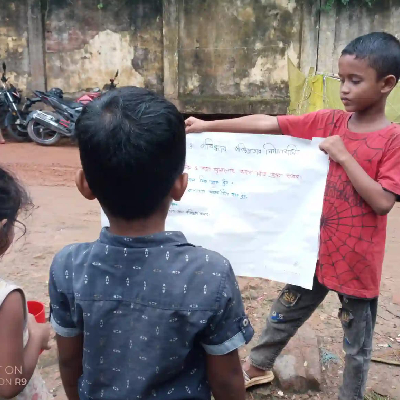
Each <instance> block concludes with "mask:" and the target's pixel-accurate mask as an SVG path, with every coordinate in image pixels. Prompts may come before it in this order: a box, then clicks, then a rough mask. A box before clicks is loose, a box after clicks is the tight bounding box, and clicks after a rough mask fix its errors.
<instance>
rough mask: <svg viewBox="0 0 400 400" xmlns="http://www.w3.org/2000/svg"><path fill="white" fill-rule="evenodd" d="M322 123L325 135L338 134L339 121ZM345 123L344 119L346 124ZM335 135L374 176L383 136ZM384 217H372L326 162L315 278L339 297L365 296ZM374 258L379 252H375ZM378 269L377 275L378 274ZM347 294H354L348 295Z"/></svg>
mask: <svg viewBox="0 0 400 400" xmlns="http://www.w3.org/2000/svg"><path fill="white" fill-rule="evenodd" d="M332 114H333V118H332V122H331V123H328V125H331V126H330V127H329V133H328V135H327V136H330V135H332V134H333V135H334V134H340V130H339V132H335V131H336V129H338V128H339V125H343V122H342V124H340V123H338V122H339V121H337V120H335V113H332ZM346 124H347V121H346ZM341 131H342V132H343V133H342V135H340V136H341V137H342V139H343V141H344V143H345V145H346V147H347V149H348V150H349V151H350V153H351V154H352V155H353V157H354V158H355V159H356V160H357V161H358V163H359V164H360V165H361V166H362V167H363V168H364V170H365V171H367V173H371V175H372V176H373V177H375V173H374V172H376V171H377V168H378V163H379V161H380V160H381V158H382V154H383V146H382V144H385V143H386V142H387V140H388V136H390V133H389V135H388V132H387V131H385V132H384V133H383V134H379V132H377V133H376V134H375V133H373V134H370V135H362V136H361V135H353V134H352V133H351V132H348V131H347V130H345V129H343V128H342V130H341ZM385 230H386V218H385V217H380V216H378V215H377V214H376V213H375V212H374V211H373V210H372V209H371V207H370V206H369V205H368V204H366V203H365V201H364V200H363V199H362V198H361V196H360V195H359V194H358V193H357V192H356V190H355V189H354V187H353V185H352V183H351V181H350V180H349V178H348V177H347V174H346V173H345V171H344V170H343V168H342V167H341V166H340V165H339V164H336V163H334V162H331V166H330V169H329V174H328V178H327V184H326V190H325V197H324V208H323V214H322V218H321V237H320V253H319V271H318V275H319V277H320V280H321V281H322V282H323V283H325V284H327V286H332V284H333V286H334V289H335V290H338V291H340V292H342V293H345V294H359V292H360V291H361V292H370V291H371V290H372V289H373V287H376V286H377V285H378V286H379V283H378V282H376V281H377V280H379V276H380V268H379V266H378V264H379V261H378V260H377V254H376V251H374V247H375V246H377V245H378V246H379V244H378V242H382V241H383V243H382V258H383V249H384V240H385ZM378 259H379V254H378ZM378 269H379V271H378ZM349 289H350V292H353V291H354V293H349Z"/></svg>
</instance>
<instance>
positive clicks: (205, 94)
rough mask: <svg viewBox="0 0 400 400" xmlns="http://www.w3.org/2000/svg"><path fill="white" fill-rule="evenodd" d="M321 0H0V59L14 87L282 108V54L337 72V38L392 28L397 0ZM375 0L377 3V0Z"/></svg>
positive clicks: (399, 9)
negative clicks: (367, 2)
mask: <svg viewBox="0 0 400 400" xmlns="http://www.w3.org/2000/svg"><path fill="white" fill-rule="evenodd" d="M319 1H322V2H324V1H326V0H125V1H122V0H101V1H100V0H11V1H10V0H0V5H1V11H0V59H5V60H6V61H7V64H8V67H9V70H10V72H11V74H10V76H11V77H12V80H13V81H14V82H15V83H17V85H18V86H19V87H21V88H27V90H30V89H31V88H38V89H40V88H42V87H47V88H50V87H53V86H58V87H61V88H62V89H63V90H64V91H65V92H79V91H82V90H85V89H89V88H93V87H100V88H101V87H103V85H104V84H106V83H108V82H109V79H110V78H111V77H112V76H113V75H114V73H115V71H116V70H117V69H119V73H120V77H119V79H118V81H119V85H120V86H124V85H138V86H144V87H147V88H149V89H152V90H155V91H157V92H158V93H160V94H164V95H165V96H166V97H167V98H169V99H171V100H172V101H173V102H174V103H175V104H177V106H178V107H179V108H180V110H181V111H183V112H188V113H224V114H229V113H232V114H241V113H255V112H264V113H272V114H280V113H285V112H286V107H287V104H288V82H287V67H286V65H287V64H286V62H287V57H290V58H291V59H292V61H294V62H295V63H296V64H297V65H298V66H299V67H300V68H301V69H302V70H303V72H306V73H307V72H308V69H309V68H310V67H317V68H318V70H320V71H323V72H331V73H334V72H336V68H337V67H336V65H337V58H338V55H339V54H340V51H341V49H342V48H343V46H344V45H345V44H346V43H347V42H348V41H349V40H351V39H353V38H354V37H356V36H358V35H360V34H362V33H365V32H368V31H371V30H387V31H389V32H392V33H396V32H397V29H398V26H400V25H399V22H400V0H380V1H379V2H377V3H376V6H375V7H374V8H372V9H370V10H367V9H366V8H363V9H361V10H360V9H355V8H354V9H352V8H350V9H347V8H345V7H341V6H338V7H337V8H336V9H334V10H332V11H331V12H330V13H326V12H320V11H319ZM378 4H379V5H378Z"/></svg>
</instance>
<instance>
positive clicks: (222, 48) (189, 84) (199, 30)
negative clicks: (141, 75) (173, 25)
mask: <svg viewBox="0 0 400 400" xmlns="http://www.w3.org/2000/svg"><path fill="white" fill-rule="evenodd" d="M301 17H302V8H301V6H299V2H298V1H297V2H295V1H291V2H288V1H274V0H265V1H254V0H235V1H232V0H219V1H215V0H205V1H184V0H181V1H180V2H179V17H178V21H177V22H178V23H179V48H178V52H179V71H178V77H179V100H180V101H181V102H182V103H183V104H184V108H187V109H193V111H195V110H197V109H202V110H205V111H207V110H210V109H211V108H212V109H214V110H215V109H216V110H218V111H219V112H226V111H229V110H228V109H227V107H226V100H227V99H229V101H230V105H229V109H230V110H231V111H232V110H234V111H236V112H240V111H241V112H250V111H251V108H252V106H253V107H254V108H256V109H265V111H267V109H269V110H275V111H276V112H278V111H279V110H281V107H282V106H283V107H286V100H287V92H288V87H287V69H286V58H287V56H288V55H289V56H290V57H291V58H292V59H293V60H294V62H295V63H298V61H299V59H300V47H301V35H300V33H301V24H300V23H299V21H301V19H302V18H301Z"/></svg>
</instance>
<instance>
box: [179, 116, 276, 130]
mask: <svg viewBox="0 0 400 400" xmlns="http://www.w3.org/2000/svg"><path fill="white" fill-rule="evenodd" d="M185 123H186V133H201V132H233V133H268V134H282V132H281V128H280V127H279V124H278V118H277V117H272V116H270V115H264V114H258V115H248V116H246V117H240V118H233V119H225V120H219V121H203V120H201V119H198V118H194V117H190V118H188V119H187V120H186V121H185Z"/></svg>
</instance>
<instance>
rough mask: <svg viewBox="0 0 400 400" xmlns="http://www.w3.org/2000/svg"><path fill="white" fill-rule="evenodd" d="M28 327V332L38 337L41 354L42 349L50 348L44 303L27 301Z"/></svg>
mask: <svg viewBox="0 0 400 400" xmlns="http://www.w3.org/2000/svg"><path fill="white" fill-rule="evenodd" d="M28 312H29V315H28V329H29V334H30V335H32V336H36V337H39V338H40V343H41V349H42V351H41V352H40V354H42V352H43V350H50V344H49V342H50V337H51V328H50V324H49V323H48V322H46V316H45V312H44V305H43V304H42V303H39V302H37V301H28Z"/></svg>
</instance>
